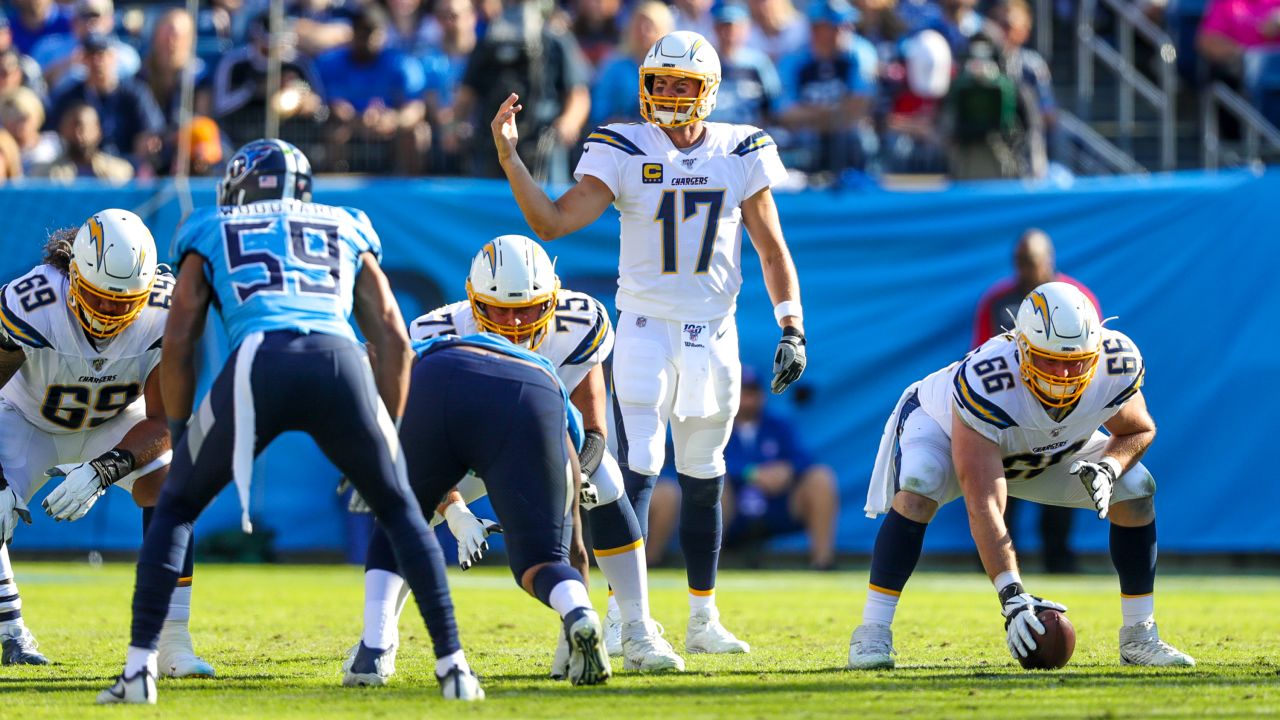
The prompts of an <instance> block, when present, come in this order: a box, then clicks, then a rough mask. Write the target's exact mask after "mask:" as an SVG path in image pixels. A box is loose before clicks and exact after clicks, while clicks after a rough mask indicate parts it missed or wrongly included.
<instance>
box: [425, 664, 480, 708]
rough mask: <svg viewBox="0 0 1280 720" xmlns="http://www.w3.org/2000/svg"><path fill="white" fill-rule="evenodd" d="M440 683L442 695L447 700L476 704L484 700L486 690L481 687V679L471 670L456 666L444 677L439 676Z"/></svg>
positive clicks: (437, 678)
mask: <svg viewBox="0 0 1280 720" xmlns="http://www.w3.org/2000/svg"><path fill="white" fill-rule="evenodd" d="M436 681H437V682H439V683H440V694H441V695H443V696H444V699H445V700H462V701H463V702H476V701H478V700H483V699H484V688H482V687H480V678H478V677H476V674H475V673H473V672H471V671H470V670H463V669H462V668H460V667H458V666H457V665H454V666H453V667H451V668H449V672H446V673H445V674H444V675H437V676H436Z"/></svg>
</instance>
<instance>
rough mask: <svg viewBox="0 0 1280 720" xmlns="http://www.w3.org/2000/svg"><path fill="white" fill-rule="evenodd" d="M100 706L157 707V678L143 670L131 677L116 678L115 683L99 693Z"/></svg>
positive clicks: (119, 676)
mask: <svg viewBox="0 0 1280 720" xmlns="http://www.w3.org/2000/svg"><path fill="white" fill-rule="evenodd" d="M97 702H98V704H99V705H117V704H127V705H155V704H156V676H155V675H152V674H151V671H149V670H141V671H139V672H137V673H134V674H133V675H131V676H129V677H125V675H124V673H120V674H119V675H118V676H116V681H115V683H114V684H113V685H112V686H111V687H109V688H107V689H106V690H103V691H102V692H100V693H98V701H97Z"/></svg>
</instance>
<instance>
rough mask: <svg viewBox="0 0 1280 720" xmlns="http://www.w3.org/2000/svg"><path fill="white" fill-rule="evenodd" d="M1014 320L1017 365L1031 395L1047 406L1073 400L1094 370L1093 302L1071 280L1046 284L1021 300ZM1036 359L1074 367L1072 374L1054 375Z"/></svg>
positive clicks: (1098, 335)
mask: <svg viewBox="0 0 1280 720" xmlns="http://www.w3.org/2000/svg"><path fill="white" fill-rule="evenodd" d="M1014 324H1015V328H1014V334H1015V336H1016V338H1017V342H1018V352H1019V359H1018V365H1019V369H1020V370H1021V371H1022V381H1023V382H1024V383H1026V385H1027V387H1028V388H1029V389H1030V390H1031V393H1032V394H1033V395H1035V396H1036V399H1038V400H1039V401H1040V402H1041V403H1043V404H1045V405H1046V406H1049V407H1058V408H1060V407H1066V406H1068V405H1070V404H1071V403H1073V402H1075V401H1076V399H1077V398H1079V397H1080V396H1081V395H1082V394H1084V390H1085V388H1086V387H1088V385H1089V381H1090V380H1092V379H1093V374H1094V372H1095V371H1096V370H1097V369H1098V350H1099V346H1100V345H1101V343H1102V321H1101V320H1100V319H1099V317H1098V310H1097V308H1095V307H1094V306H1093V302H1092V301H1090V300H1089V298H1088V296H1086V295H1085V294H1084V293H1083V292H1080V289H1079V288H1077V287H1076V286H1074V285H1071V284H1070V283H1064V282H1049V283H1045V284H1043V285H1041V286H1040V287H1038V288H1036V289H1035V290H1032V291H1031V293H1030V294H1029V295H1027V297H1026V298H1025V299H1023V301H1022V305H1021V306H1020V307H1019V308H1018V317H1017V319H1016V320H1015V323H1014ZM1037 358H1039V359H1042V360H1049V361H1057V362H1063V363H1079V365H1078V367H1077V369H1076V371H1075V372H1074V373H1073V372H1071V370H1070V369H1069V370H1068V373H1069V374H1067V375H1062V374H1055V373H1051V372H1047V371H1045V370H1043V369H1041V368H1039V367H1037V366H1036V365H1035V363H1034V360H1035V359H1037Z"/></svg>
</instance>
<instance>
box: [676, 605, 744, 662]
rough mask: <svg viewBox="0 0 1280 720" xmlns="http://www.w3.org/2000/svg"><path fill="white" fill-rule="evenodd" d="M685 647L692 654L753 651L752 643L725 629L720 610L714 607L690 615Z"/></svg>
mask: <svg viewBox="0 0 1280 720" xmlns="http://www.w3.org/2000/svg"><path fill="white" fill-rule="evenodd" d="M684 649H685V652H688V653H691V654H696V653H711V654H716V655H721V654H729V653H748V652H751V646H750V645H748V644H747V643H745V642H743V641H741V640H739V639H738V638H736V637H734V635H733V633H731V632H729V631H728V630H725V629H724V626H723V625H721V624H720V610H718V609H717V608H713V607H711V608H703V609H701V610H698V611H696V612H694V613H693V614H692V615H690V616H689V628H688V630H687V631H686V632H685V636H684Z"/></svg>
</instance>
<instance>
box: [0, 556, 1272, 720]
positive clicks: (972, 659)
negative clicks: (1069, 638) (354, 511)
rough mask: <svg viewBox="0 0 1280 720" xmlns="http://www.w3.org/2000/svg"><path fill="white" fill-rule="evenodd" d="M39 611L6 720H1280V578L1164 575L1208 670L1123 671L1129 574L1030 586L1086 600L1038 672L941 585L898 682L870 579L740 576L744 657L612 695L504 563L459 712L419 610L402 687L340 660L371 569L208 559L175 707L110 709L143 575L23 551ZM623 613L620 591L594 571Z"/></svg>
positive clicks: (467, 596)
mask: <svg viewBox="0 0 1280 720" xmlns="http://www.w3.org/2000/svg"><path fill="white" fill-rule="evenodd" d="M14 560H15V565H16V566H17V567H16V571H17V573H18V578H17V579H18V582H19V584H20V587H21V589H22V596H23V603H24V610H23V612H24V615H25V617H26V619H27V623H28V625H29V626H30V627H31V628H32V629H33V630H34V632H35V633H36V635H37V637H38V638H39V640H40V648H41V650H42V651H43V652H45V653H46V654H47V655H48V656H49V657H50V659H52V660H54V661H55V662H56V663H57V664H56V665H53V666H51V667H21V668H19V667H3V668H0V708H2V709H3V717H4V718H13V719H14V720H32V719H34V718H45V717H49V718H98V717H135V716H136V717H156V716H163V717H174V718H193V719H199V718H219V719H222V718H237V717H244V718H277V717H278V718H295V717H308V718H339V717H361V718H426V717H435V718H444V717H495V718H496V717H502V718H563V717H583V718H588V717H589V718H594V719H597V720H609V719H612V718H619V719H621V718H663V720H674V719H675V718H686V717H688V718H713V717H728V718H733V719H734V720H754V719H755V718H767V719H772V718H787V719H792V718H808V717H841V718H866V717H888V716H897V717H924V718H950V717H982V718H993V717H1017V718H1031V719H1035V720H1039V719H1040V718H1051V717H1054V718H1056V717H1062V718H1086V717H1245V716H1255V717H1276V716H1280V579H1277V578H1267V577H1238V576H1175V577H1164V578H1161V579H1160V580H1159V581H1158V584H1157V597H1156V608H1157V618H1158V619H1159V621H1160V622H1161V629H1162V634H1163V635H1164V637H1165V639H1167V640H1169V641H1171V642H1173V643H1174V644H1176V645H1177V646H1179V647H1180V648H1182V649H1183V650H1185V651H1187V652H1189V653H1191V654H1192V655H1194V656H1195V657H1196V658H1197V659H1198V660H1199V665H1198V666H1197V667H1195V668H1191V669H1175V670H1155V669H1145V668H1131V667H1121V666H1120V664H1119V660H1118V656H1117V652H1116V634H1117V628H1118V626H1119V610H1118V604H1119V599H1118V595H1117V592H1118V591H1117V588H1116V583H1115V580H1114V578H1112V577H1108V576H1082V577H1070V578H1061V579H1059V578H1040V577H1035V576H1029V577H1028V586H1029V587H1030V588H1031V589H1032V591H1033V592H1036V593H1038V594H1042V595H1044V596H1046V597H1049V598H1052V599H1054V600H1057V601H1059V602H1062V603H1064V604H1066V605H1067V606H1068V607H1070V613H1069V617H1070V618H1071V619H1072V621H1073V622H1074V623H1075V627H1076V630H1077V633H1078V638H1079V640H1078V644H1077V647H1076V655H1075V658H1074V659H1073V661H1072V663H1071V665H1069V666H1068V667H1067V668H1065V669H1064V670H1060V671H1052V672H1026V671H1022V670H1021V669H1020V668H1018V666H1017V665H1016V664H1015V663H1014V662H1013V661H1012V660H1011V659H1010V658H1009V656H1008V654H1007V651H1006V650H1005V645H1004V637H1003V631H1002V627H1001V618H1000V616H999V610H998V608H997V605H996V599H995V594H994V593H993V591H992V590H991V586H990V585H989V584H988V583H987V582H986V581H985V579H984V578H983V577H981V576H980V575H977V574H931V573H926V574H921V575H919V576H917V577H916V578H914V579H913V580H912V581H911V583H910V584H909V585H908V586H907V592H906V593H905V594H904V596H903V601H902V605H901V607H900V610H899V615H898V623H897V625H896V628H895V629H896V641H897V643H896V644H897V649H898V652H899V656H898V662H899V668H898V669H897V670H894V671H888V672H851V671H847V670H845V669H844V664H845V658H846V652H847V646H848V638H849V633H850V631H851V630H852V629H853V626H854V625H855V624H856V622H857V618H858V617H859V614H860V608H861V604H862V597H863V590H862V589H863V588H864V587H865V582H866V574H865V572H864V571H854V572H847V573H831V574H820V575H819V574H809V573H776V572H770V573H746V572H726V573H722V574H721V581H720V583H719V592H718V595H719V604H720V607H721V609H722V612H723V616H724V620H725V622H726V625H727V626H728V627H729V628H730V629H731V630H733V631H734V632H736V633H737V634H738V635H739V636H740V637H742V638H744V639H746V640H748V641H749V642H750V643H751V644H752V653H751V654H750V655H746V656H720V657H707V656H697V655H695V656H687V657H686V659H687V661H688V671H687V672H686V673H684V674H681V675H678V676H640V675H637V674H634V673H623V672H620V671H621V667H622V665H621V661H620V660H615V661H614V669H615V671H619V672H618V674H617V675H615V677H614V679H613V680H612V681H611V682H610V683H609V684H608V685H606V686H603V687H597V688H573V687H570V686H568V685H567V684H563V683H555V682H552V681H550V680H546V679H544V673H545V670H546V668H547V665H548V662H549V660H550V655H551V649H552V646H553V645H552V643H553V633H554V632H555V630H556V627H557V623H556V622H555V619H554V617H553V614H552V612H551V611H550V610H548V609H546V608H544V607H542V606H541V605H539V604H538V603H537V602H536V601H535V600H533V599H532V598H530V597H528V596H526V595H524V594H523V593H522V592H520V591H519V590H517V589H516V587H515V586H514V584H513V583H512V581H511V578H510V575H509V574H508V573H506V572H504V571H502V570H501V569H498V568H495V567H482V568H480V569H478V570H473V571H470V572H468V573H466V574H463V573H461V572H456V571H454V572H452V573H451V576H450V581H451V583H452V587H453V589H454V600H455V603H456V604H457V607H458V615H459V621H460V624H461V628H462V638H463V643H464V645H465V647H466V650H467V654H468V657H469V658H470V661H471V664H472V666H473V667H474V668H475V669H476V670H477V672H478V673H480V675H481V676H482V678H483V682H484V687H485V689H486V691H487V692H488V695H489V699H488V700H487V701H485V702H484V703H480V704H478V705H475V706H462V705H457V704H448V703H445V702H444V701H443V700H441V699H440V698H439V696H438V690H437V688H436V683H435V681H434V680H433V676H432V668H433V659H432V658H431V653H430V645H429V643H428V642H427V637H426V631H425V629H424V628H423V626H422V622H421V620H420V618H418V617H417V616H416V611H414V610H415V608H414V606H412V605H411V606H410V609H411V611H414V612H407V613H406V616H405V619H404V621H403V622H402V623H401V629H402V635H401V639H402V650H401V652H400V655H399V660H398V663H397V664H398V669H399V674H398V675H397V676H396V677H395V678H394V679H393V681H392V684H391V685H390V686H389V687H387V688H382V689H346V688H343V687H341V685H340V677H341V675H340V670H339V664H340V662H341V660H342V658H343V655H344V653H345V651H346V649H347V648H348V647H349V646H350V645H351V644H352V643H354V642H355V641H356V639H357V637H358V634H359V622H360V613H361V609H362V600H361V571H360V569H359V568H356V567H339V566H211V565H204V566H197V570H196V583H195V588H196V590H195V601H194V611H193V620H192V631H193V634H194V635H195V638H196V643H197V649H198V650H199V651H200V652H201V654H202V655H203V656H204V657H205V658H206V659H208V660H210V661H211V662H212V663H213V664H214V665H215V666H216V667H217V669H218V671H219V673H220V677H219V678H218V679H216V680H176V681H175V680H162V681H161V683H160V704H159V705H158V706H157V707H155V708H139V707H130V708H122V707H111V708H96V707H94V706H93V705H92V703H93V698H94V696H95V695H96V693H97V692H98V691H99V690H101V689H102V688H104V687H106V685H107V684H108V683H109V678H110V677H111V676H112V675H114V674H115V673H117V672H119V669H120V666H121V663H122V661H123V657H124V648H125V645H126V644H127V641H128V635H129V598H130V593H131V589H132V581H133V575H132V567H131V566H129V565H126V564H107V565H105V566H102V567H96V568H95V567H91V566H89V565H88V564H84V563H65V564H64V563H30V562H23V560H22V558H21V555H20V554H19V555H18V557H15V558H14ZM593 582H594V585H593V592H592V595H593V597H594V598H595V599H596V600H597V607H602V606H603V600H604V584H603V580H602V578H600V577H599V576H598V575H597V576H596V577H595V578H594V579H593ZM652 585H653V606H654V614H655V616H656V618H657V619H658V620H659V621H661V622H664V623H665V624H666V626H667V628H668V637H669V638H671V639H672V640H673V642H674V644H675V645H676V647H677V649H678V650H680V649H682V646H683V636H684V617H685V614H686V610H685V596H684V593H683V574H682V573H675V572H671V571H661V572H656V573H654V575H653V576H652Z"/></svg>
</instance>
